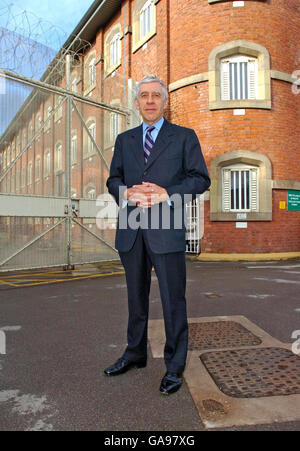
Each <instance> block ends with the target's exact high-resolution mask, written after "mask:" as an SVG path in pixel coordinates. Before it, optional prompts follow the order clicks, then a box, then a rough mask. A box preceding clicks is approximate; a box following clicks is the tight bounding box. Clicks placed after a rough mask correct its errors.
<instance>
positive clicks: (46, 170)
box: [44, 149, 51, 177]
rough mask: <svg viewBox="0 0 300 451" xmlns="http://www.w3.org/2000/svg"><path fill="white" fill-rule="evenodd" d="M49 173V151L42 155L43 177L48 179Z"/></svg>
mask: <svg viewBox="0 0 300 451" xmlns="http://www.w3.org/2000/svg"><path fill="white" fill-rule="evenodd" d="M50 172H51V153H50V149H47V150H46V151H45V155H44V175H45V177H49V175H50Z"/></svg>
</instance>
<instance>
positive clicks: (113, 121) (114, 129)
mask: <svg viewBox="0 0 300 451" xmlns="http://www.w3.org/2000/svg"><path fill="white" fill-rule="evenodd" d="M118 134H119V115H118V114H117V113H111V114H110V141H111V142H114V141H115V139H116V137H117V136H118Z"/></svg>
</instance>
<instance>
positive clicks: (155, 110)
mask: <svg viewBox="0 0 300 451" xmlns="http://www.w3.org/2000/svg"><path fill="white" fill-rule="evenodd" d="M167 104H168V99H164V94H163V89H162V86H161V84H160V83H158V82H157V81H154V82H150V83H142V84H141V86H140V92H139V96H138V99H135V106H136V108H137V109H138V110H139V112H140V113H141V115H142V118H143V121H144V122H146V124H148V125H152V124H155V122H157V121H159V120H160V119H161V118H162V117H163V115H164V111H165V109H166V107H167Z"/></svg>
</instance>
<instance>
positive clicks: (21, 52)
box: [0, 0, 91, 84]
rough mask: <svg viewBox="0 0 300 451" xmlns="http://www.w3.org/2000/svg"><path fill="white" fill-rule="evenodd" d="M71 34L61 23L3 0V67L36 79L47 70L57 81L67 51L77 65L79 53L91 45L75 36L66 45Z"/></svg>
mask: <svg viewBox="0 0 300 451" xmlns="http://www.w3.org/2000/svg"><path fill="white" fill-rule="evenodd" d="M2 5H3V6H2ZM69 37H70V36H69V35H68V34H67V33H66V32H65V30H63V29H62V28H60V27H59V26H57V25H54V24H53V23H51V22H49V21H47V20H45V19H41V18H39V17H38V16H37V15H36V14H34V13H32V12H30V11H26V10H22V8H20V7H19V6H18V5H16V3H14V2H10V3H8V1H7V0H1V3H0V69H1V68H2V69H6V70H9V71H12V72H16V73H17V74H19V75H23V76H26V77H30V78H37V79H39V78H40V77H41V76H42V75H43V74H44V73H45V72H46V71H47V79H48V80H51V83H53V84H56V83H57V82H58V81H59V80H60V79H61V77H62V76H63V75H64V72H65V55H66V53H68V54H71V55H72V64H73V66H75V65H78V64H80V58H78V56H79V55H80V54H81V53H83V52H84V51H85V50H87V49H88V48H89V47H90V46H91V45H90V43H89V42H87V41H84V40H82V39H80V38H78V37H75V36H74V41H75V42H76V45H73V46H72V48H64V43H65V42H66V41H67V40H68V38H69ZM75 42H74V43H75ZM50 63H51V65H50ZM45 81H46V80H45Z"/></svg>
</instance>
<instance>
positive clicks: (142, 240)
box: [119, 229, 188, 373]
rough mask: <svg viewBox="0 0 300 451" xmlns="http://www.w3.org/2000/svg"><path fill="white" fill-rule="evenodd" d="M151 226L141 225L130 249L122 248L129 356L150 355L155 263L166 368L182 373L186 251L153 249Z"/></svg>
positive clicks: (185, 336)
mask: <svg viewBox="0 0 300 451" xmlns="http://www.w3.org/2000/svg"><path fill="white" fill-rule="evenodd" d="M147 235H148V230H143V229H139V230H138V233H137V237H136V240H135V242H134V245H133V247H132V248H131V250H130V251H129V252H119V254H120V258H121V261H122V264H123V266H124V268H125V274H126V282H127V292H128V329H127V348H126V350H125V353H124V355H123V357H124V358H126V359H128V360H131V361H132V360H133V361H135V360H139V359H146V358H147V329H148V314H149V293H150V285H151V271H152V267H154V269H155V273H156V275H157V279H158V283H159V289H160V295H161V301H162V307H163V315H164V324H165V333H166V343H165V348H164V359H165V364H166V367H167V370H168V371H170V372H175V373H182V372H183V371H184V368H185V363H186V355H187V346H188V322H187V312H186V299H185V290H186V263H185V252H173V253H167V254H158V253H154V252H152V250H151V249H150V246H149V242H148V238H147Z"/></svg>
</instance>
